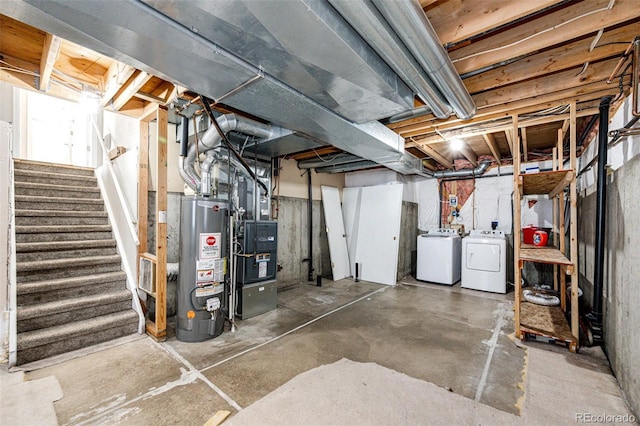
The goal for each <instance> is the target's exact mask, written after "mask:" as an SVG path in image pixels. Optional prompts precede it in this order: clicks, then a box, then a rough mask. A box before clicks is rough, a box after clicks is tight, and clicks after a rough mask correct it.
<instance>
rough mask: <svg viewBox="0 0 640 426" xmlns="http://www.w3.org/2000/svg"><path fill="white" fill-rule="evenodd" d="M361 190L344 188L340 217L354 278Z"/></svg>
mask: <svg viewBox="0 0 640 426" xmlns="http://www.w3.org/2000/svg"><path fill="white" fill-rule="evenodd" d="M361 199H362V188H359V187H358V188H344V189H343V190H342V217H343V220H344V229H345V232H346V234H347V250H348V252H349V269H350V271H351V275H352V276H353V277H355V276H356V269H355V263H356V260H355V259H356V249H357V245H358V244H357V243H358V239H357V236H358V225H359V223H360V220H359V217H360V202H361Z"/></svg>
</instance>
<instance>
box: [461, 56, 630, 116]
mask: <svg viewBox="0 0 640 426" xmlns="http://www.w3.org/2000/svg"><path fill="white" fill-rule="evenodd" d="M617 62H618V59H617V58H616V59H612V60H609V61H603V62H598V63H595V64H590V65H589V67H588V68H587V70H586V72H584V73H582V74H580V71H581V70H580V68H573V69H570V70H567V71H563V72H560V73H557V74H552V75H548V76H545V77H539V78H535V79H532V80H527V81H524V82H520V83H516V84H511V85H509V86H504V87H501V88H498V89H496V90H490V91H488V92H483V93H479V94H477V95H474V96H473V101H474V102H475V103H476V105H477V107H478V108H483V107H488V106H492V105H502V104H505V103H508V102H513V101H517V100H519V99H526V98H534V97H538V96H542V95H546V94H548V93H552V92H557V91H560V90H564V89H566V88H567V87H575V88H578V87H580V86H583V85H587V84H590V83H598V82H605V81H606V79H607V78H608V77H609V75H610V74H611V70H612V69H613V67H615V64H616V63H617Z"/></svg>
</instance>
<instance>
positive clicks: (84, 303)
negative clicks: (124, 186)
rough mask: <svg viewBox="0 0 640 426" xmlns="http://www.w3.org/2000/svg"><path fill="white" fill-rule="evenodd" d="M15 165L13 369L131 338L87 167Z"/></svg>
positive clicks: (121, 284) (131, 319) (117, 264)
mask: <svg viewBox="0 0 640 426" xmlns="http://www.w3.org/2000/svg"><path fill="white" fill-rule="evenodd" d="M14 165H15V166H14V169H15V170H14V176H15V179H14V193H15V222H16V227H15V233H16V275H17V306H18V308H17V328H18V330H17V332H18V341H17V351H18V352H17V364H18V365H20V364H25V363H28V362H32V361H36V360H39V359H43V358H48V357H50V356H53V355H58V354H61V353H64V352H69V351H72V350H76V349H80V348H83V347H87V346H91V345H94V344H97V343H101V342H104V341H107V340H111V339H115V338H117V337H121V336H124V335H128V334H133V333H136V332H137V329H138V314H137V313H136V312H135V311H134V310H133V309H132V308H131V306H132V303H131V302H132V294H131V292H130V291H129V290H128V289H127V286H126V275H125V273H124V272H123V271H122V270H121V259H120V255H119V254H118V253H117V250H116V241H115V239H114V238H113V235H112V232H111V225H109V219H108V217H107V213H106V212H105V210H104V203H103V201H102V199H101V196H100V190H99V188H98V186H97V180H96V178H95V177H94V171H93V169H89V168H79V167H74V166H64V165H57V164H51V163H40V162H34V161H27V160H14Z"/></svg>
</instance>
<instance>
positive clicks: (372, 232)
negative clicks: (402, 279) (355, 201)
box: [355, 184, 403, 285]
mask: <svg viewBox="0 0 640 426" xmlns="http://www.w3.org/2000/svg"><path fill="white" fill-rule="evenodd" d="M402 188H403V186H402V185H401V184H398V185H381V186H367V187H363V188H362V197H361V202H360V215H359V224H358V237H357V250H356V256H355V261H356V262H357V263H359V264H360V265H362V272H361V278H362V279H363V280H365V281H371V282H374V283H379V284H387V285H395V284H396V278H397V271H398V248H399V237H400V215H401V213H402Z"/></svg>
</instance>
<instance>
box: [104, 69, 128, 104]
mask: <svg viewBox="0 0 640 426" xmlns="http://www.w3.org/2000/svg"><path fill="white" fill-rule="evenodd" d="M135 70H136V69H135V68H133V67H130V66H129V65H125V64H123V63H122V62H118V61H113V63H112V64H111V65H110V66H109V69H107V72H106V73H105V74H104V76H102V80H101V81H100V87H101V90H102V98H101V99H100V106H102V107H104V106H105V105H107V104H108V103H109V101H111V98H113V97H114V96H115V94H116V93H118V91H119V90H120V89H121V88H122V86H123V85H124V84H125V83H126V82H127V81H128V80H129V78H130V77H131V75H133V73H134V72H135Z"/></svg>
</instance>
